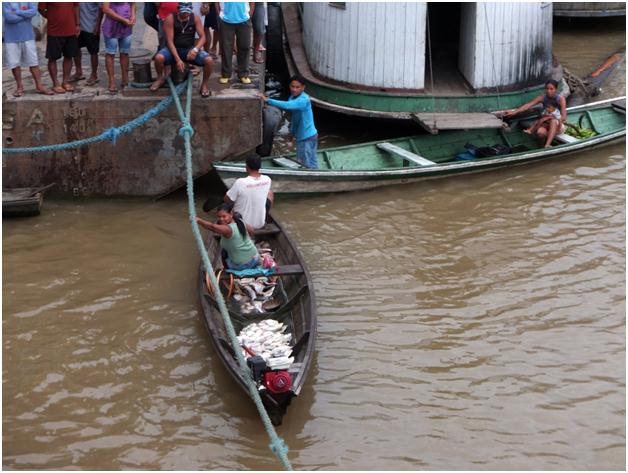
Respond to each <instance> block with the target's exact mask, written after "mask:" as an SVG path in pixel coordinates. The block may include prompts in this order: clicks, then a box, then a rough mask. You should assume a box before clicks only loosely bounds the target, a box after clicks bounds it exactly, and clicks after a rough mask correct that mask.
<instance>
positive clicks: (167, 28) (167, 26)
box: [164, 14, 185, 72]
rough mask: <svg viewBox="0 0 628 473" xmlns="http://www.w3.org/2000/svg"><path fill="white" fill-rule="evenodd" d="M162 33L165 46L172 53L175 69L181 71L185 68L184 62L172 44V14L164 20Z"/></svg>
mask: <svg viewBox="0 0 628 473" xmlns="http://www.w3.org/2000/svg"><path fill="white" fill-rule="evenodd" d="M164 35H165V36H166V46H168V49H169V50H170V52H171V53H172V57H173V58H174V63H175V64H176V66H177V69H179V70H180V71H181V72H183V71H184V70H185V63H184V62H183V61H182V60H181V58H180V57H179V53H178V52H177V48H176V46H175V45H174V14H172V15H169V16H168V18H166V19H165V20H164Z"/></svg>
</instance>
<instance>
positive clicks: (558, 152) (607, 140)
mask: <svg viewBox="0 0 628 473" xmlns="http://www.w3.org/2000/svg"><path fill="white" fill-rule="evenodd" d="M625 103H626V101H625V97H621V98H615V99H611V100H606V101H601V102H596V103H592V104H586V105H581V106H578V107H572V108H569V109H568V115H567V122H568V123H572V124H575V125H577V126H580V127H585V128H591V129H593V130H595V131H596V132H597V135H595V136H593V137H591V138H587V139H574V138H572V137H570V136H568V135H565V134H561V135H559V136H558V137H557V139H556V140H555V141H554V145H553V146H552V147H550V148H539V146H538V144H537V141H536V138H535V137H534V136H530V135H528V134H526V133H523V127H522V126H521V123H520V122H521V121H522V119H517V120H514V121H512V122H511V124H510V127H509V129H492V128H491V129H475V130H457V131H444V132H441V133H439V134H436V135H417V136H411V137H406V138H397V139H391V140H388V141H386V142H382V141H379V142H375V141H374V142H369V143H361V144H356V145H351V146H342V147H338V148H329V149H325V150H319V152H318V165H319V169H306V168H303V167H301V166H300V165H299V164H298V163H296V161H295V155H286V156H271V157H268V158H263V160H262V172H263V173H264V174H266V175H268V176H270V177H271V179H272V180H273V186H272V187H273V191H274V192H275V194H281V193H290V194H293V193H294V194H307V193H324V192H344V191H354V190H362V189H370V188H374V187H380V186H386V185H392V184H406V183H411V182H415V181H419V180H422V179H430V178H437V177H445V176H451V175H457V174H464V173H471V172H479V171H486V170H489V169H495V168H500V167H505V166H513V165H520V164H526V163H530V162H536V161H539V160H541V159H549V158H558V157H562V156H565V155H568V154H573V153H577V152H580V151H585V150H589V149H592V148H596V147H600V146H605V145H608V144H611V143H618V142H622V141H625V139H626V109H625ZM467 143H472V144H473V145H475V146H476V147H485V146H493V145H495V144H501V145H504V146H507V147H509V148H511V149H512V152H511V153H510V154H505V155H499V156H490V157H483V158H476V159H472V160H468V161H460V160H457V158H456V156H457V155H459V154H460V153H463V152H464V151H465V145H466V144H467ZM214 168H215V169H216V171H217V172H218V174H219V175H220V177H221V179H222V180H223V182H224V183H225V185H226V186H227V187H231V185H232V184H233V182H234V181H235V179H237V178H239V177H243V176H244V175H245V174H246V172H245V169H244V163H243V162H220V163H214Z"/></svg>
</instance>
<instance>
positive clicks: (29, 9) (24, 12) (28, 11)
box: [16, 2, 37, 19]
mask: <svg viewBox="0 0 628 473" xmlns="http://www.w3.org/2000/svg"><path fill="white" fill-rule="evenodd" d="M16 13H17V14H18V15H20V16H21V17H22V18H27V19H28V18H32V17H34V16H35V14H36V13H37V3H34V2H28V3H27V4H26V5H23V6H22V9H21V10H18V11H17V12H16Z"/></svg>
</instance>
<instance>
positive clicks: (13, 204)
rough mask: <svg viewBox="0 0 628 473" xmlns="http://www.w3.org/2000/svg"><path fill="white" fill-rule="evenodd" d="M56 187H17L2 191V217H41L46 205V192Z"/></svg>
mask: <svg viewBox="0 0 628 473" xmlns="http://www.w3.org/2000/svg"><path fill="white" fill-rule="evenodd" d="M52 186H54V184H50V185H47V186H43V187H16V188H13V189H2V217H30V216H35V215H39V214H40V213H41V207H42V205H43V203H44V192H45V190H46V189H48V188H50V187H52Z"/></svg>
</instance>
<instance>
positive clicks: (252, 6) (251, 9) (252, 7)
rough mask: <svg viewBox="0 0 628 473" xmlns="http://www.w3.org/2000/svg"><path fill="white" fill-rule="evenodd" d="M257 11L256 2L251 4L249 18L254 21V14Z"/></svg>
mask: <svg viewBox="0 0 628 473" xmlns="http://www.w3.org/2000/svg"><path fill="white" fill-rule="evenodd" d="M254 11H255V2H249V18H250V19H253V12H254Z"/></svg>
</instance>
